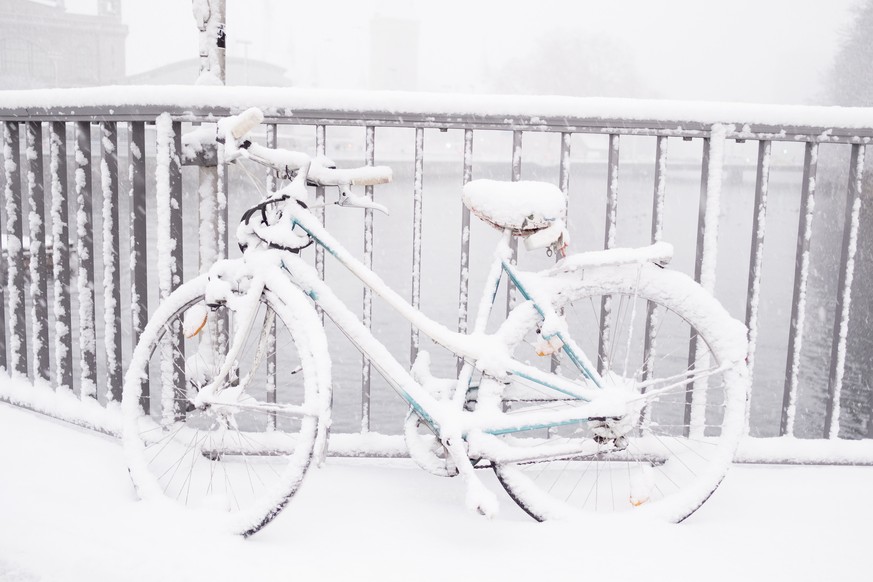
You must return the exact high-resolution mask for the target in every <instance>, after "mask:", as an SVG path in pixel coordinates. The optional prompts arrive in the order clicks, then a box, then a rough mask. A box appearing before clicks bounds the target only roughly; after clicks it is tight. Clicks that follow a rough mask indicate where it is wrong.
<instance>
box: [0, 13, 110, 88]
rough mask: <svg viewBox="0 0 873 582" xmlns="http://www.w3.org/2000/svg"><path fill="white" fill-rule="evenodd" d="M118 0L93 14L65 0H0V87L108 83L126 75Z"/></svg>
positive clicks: (70, 85) (79, 85)
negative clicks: (70, 7)
mask: <svg viewBox="0 0 873 582" xmlns="http://www.w3.org/2000/svg"><path fill="white" fill-rule="evenodd" d="M126 37H127V27H126V26H125V25H124V24H122V22H121V0H99V1H98V2H97V13H96V14H73V13H69V12H67V11H66V7H65V5H64V0H0V88H2V89H36V88H42V87H81V86H88V85H112V84H117V83H121V82H122V81H123V80H124V66H125V63H124V58H125V54H124V48H125V47H124V42H125V38H126Z"/></svg>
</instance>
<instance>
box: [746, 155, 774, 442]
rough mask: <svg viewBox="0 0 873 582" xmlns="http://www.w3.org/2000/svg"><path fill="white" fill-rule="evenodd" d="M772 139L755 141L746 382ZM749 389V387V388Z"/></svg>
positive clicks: (758, 287)
mask: <svg viewBox="0 0 873 582" xmlns="http://www.w3.org/2000/svg"><path fill="white" fill-rule="evenodd" d="M771 149H772V143H771V142H770V141H767V140H762V141H760V142H758V166H757V177H756V179H755V213H754V215H753V218H752V250H751V253H750V256H749V291H748V296H747V298H746V327H747V328H748V330H749V356H748V360H747V361H748V365H749V384H750V386H751V385H752V382H751V378H752V376H753V374H754V370H755V349H756V348H757V344H758V302H759V300H760V297H761V273H762V271H763V266H764V234H765V232H766V230H767V193H768V192H769V189H770V151H771ZM750 389H751V388H750ZM751 402H752V399H751V394H750V395H749V398H748V399H747V400H746V428H745V430H746V434H748V433H749V429H750V421H749V418H750V414H751Z"/></svg>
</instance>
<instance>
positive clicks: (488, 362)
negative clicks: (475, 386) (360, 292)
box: [247, 200, 624, 437]
mask: <svg viewBox="0 0 873 582" xmlns="http://www.w3.org/2000/svg"><path fill="white" fill-rule="evenodd" d="M282 211H283V220H289V219H290V222H291V227H292V228H293V227H297V226H299V227H300V228H302V229H303V230H304V231H305V232H306V233H307V234H308V235H309V236H310V237H311V238H312V239H313V240H314V241H315V242H316V244H319V245H321V246H322V247H324V248H325V250H326V251H327V252H328V253H330V254H331V255H332V256H333V257H335V258H336V259H337V260H338V261H339V262H340V263H341V264H342V265H343V266H345V267H346V268H347V269H348V270H349V271H351V272H352V273H353V274H354V275H355V276H357V277H358V278H359V279H360V280H361V281H362V282H363V283H364V284H365V285H366V286H368V287H369V288H370V289H372V290H373V291H374V292H375V293H376V294H378V295H379V296H380V297H382V298H383V299H384V300H385V301H386V302H387V303H388V304H389V305H390V306H391V307H392V308H393V309H394V310H395V311H397V312H398V313H399V314H400V315H401V316H403V317H404V318H405V319H406V320H407V321H409V322H410V323H411V324H412V325H414V326H415V327H417V328H418V329H419V330H421V332H423V333H424V334H425V335H426V336H428V337H430V338H431V339H432V340H433V341H434V342H436V343H437V344H439V345H441V346H443V347H445V348H446V349H448V350H449V351H451V352H452V353H454V354H456V355H457V356H459V357H461V358H462V359H463V360H464V362H465V365H464V366H463V368H462V370H461V373H460V374H459V378H458V383H457V385H456V390H455V395H454V398H453V399H452V401H451V402H450V403H447V402H442V401H438V400H437V399H436V398H434V397H433V396H432V395H431V394H430V393H429V392H428V391H427V390H426V389H425V388H424V387H423V386H422V385H421V384H419V383H418V382H417V381H416V380H415V379H414V378H413V376H412V374H411V373H410V372H409V371H407V370H406V368H405V367H404V366H403V365H401V364H400V363H399V362H398V361H397V360H396V359H395V358H394V357H393V356H392V355H391V354H390V352H389V351H388V350H387V349H386V348H385V347H384V346H383V345H382V344H381V343H380V342H379V341H378V340H377V339H376V338H375V337H374V336H373V335H372V333H371V332H370V331H369V330H368V329H367V328H366V327H365V326H364V325H363V324H362V323H361V321H360V320H359V319H358V318H357V316H355V315H354V314H353V313H352V312H351V311H350V310H349V309H348V308H347V307H346V306H345V304H344V303H342V302H341V301H340V300H339V299H338V298H337V297H336V295H335V294H334V293H333V292H332V291H331V289H330V288H329V286H327V285H326V284H325V283H324V282H323V281H321V280H320V278H319V277H318V276H317V273H316V272H315V270H314V269H313V268H312V267H311V266H310V265H309V264H308V263H307V262H305V261H303V260H302V259H301V258H300V257H299V256H297V255H296V254H294V253H289V252H280V255H281V259H280V260H279V264H278V267H279V268H281V269H282V271H283V272H284V273H285V276H286V279H289V280H290V282H292V283H293V284H295V285H297V286H298V287H300V288H301V289H303V290H304V292H306V293H307V294H308V295H309V296H310V297H311V298H312V299H313V300H314V301H315V302H316V303H317V304H318V305H319V306H320V307H321V309H322V310H323V311H324V312H325V313H326V314H327V315H328V317H330V318H331V319H332V320H333V321H334V322H335V323H336V325H337V326H338V327H339V328H340V330H341V331H343V333H344V334H345V335H346V336H347V337H348V338H349V339H350V340H351V341H352V343H353V344H354V345H355V346H356V347H357V348H358V349H359V350H360V351H361V352H362V353H363V354H364V355H365V357H367V358H368V359H369V360H370V362H371V364H372V365H373V366H374V367H375V368H376V369H377V370H378V371H379V372H380V373H381V374H382V375H383V376H384V377H385V378H386V380H387V381H388V383H389V384H390V385H391V386H392V387H393V388H394V389H395V390H396V391H397V392H398V394H400V396H401V397H402V398H403V399H404V400H405V401H406V402H407V403H408V404H409V405H410V406H411V407H412V408H413V409H414V410H415V411H416V413H417V414H418V415H419V416H421V418H422V419H424V420H425V422H427V423H428V424H429V425H430V426H431V427H432V428H433V430H434V432H435V433H436V434H437V435H439V434H440V432H441V429H442V427H444V426H447V425H450V426H452V427H453V429H459V430H460V432H461V434H462V435H463V436H464V437H466V436H467V435H468V434H469V433H470V432H473V431H480V432H483V433H485V434H492V435H497V434H506V433H511V432H517V431H527V430H533V429H544V428H550V427H555V426H560V425H565V424H575V423H581V422H585V421H587V420H590V419H591V418H604V417H614V416H619V415H621V414H622V413H623V412H624V409H623V407H622V406H621V404H620V403H618V402H616V401H615V400H614V399H606V398H604V394H605V392H604V391H602V390H601V389H600V388H601V387H602V385H603V379H602V378H601V377H600V376H599V375H598V374H597V372H596V371H595V369H594V367H593V366H592V365H591V363H590V362H589V361H588V359H587V358H586V357H585V355H584V353H583V352H582V351H581V349H579V347H578V346H577V345H576V344H575V343H574V342H573V340H572V338H570V336H569V335H568V334H567V331H566V329H562V328H561V325H560V323H559V322H560V318H559V317H558V315H557V313H556V312H555V311H554V309H553V308H552V307H551V298H550V297H549V296H547V295H544V294H542V291H541V290H537V289H536V285H535V284H533V280H532V277H535V276H536V275H535V274H533V273H523V272H521V271H518V270H517V269H515V267H514V266H513V265H511V263H510V261H509V257H510V250H509V244H508V243H509V237H510V233H509V231H506V232H504V234H503V236H502V237H501V240H500V242H499V243H498V247H497V252H496V257H495V261H494V264H493V265H492V268H491V269H490V273H489V278H488V283H487V285H486V289H485V291H484V292H483V296H482V299H481V301H480V307H479V314H478V317H477V322H476V325H475V326H474V331H473V333H471V334H470V335H466V334H461V333H458V332H455V331H451V330H449V329H448V328H446V327H445V326H443V325H441V324H439V323H437V322H435V321H433V320H432V319H430V318H428V317H427V316H426V315H424V314H423V313H421V311H419V310H417V309H415V308H414V307H412V306H411V305H410V304H409V303H408V302H407V301H406V300H405V299H403V298H402V297H400V295H398V294H397V293H396V292H394V291H393V290H392V289H391V288H389V287H388V286H387V285H386V284H385V283H384V282H383V281H382V280H381V278H380V277H379V276H378V275H376V274H375V273H374V272H373V271H372V270H370V269H368V268H367V267H366V266H364V265H363V264H362V263H361V262H360V261H358V260H357V259H356V258H354V257H353V256H352V255H351V254H350V253H349V252H348V251H347V250H346V249H345V248H343V247H342V245H340V244H339V242H338V241H337V240H336V239H335V238H334V237H333V236H332V235H331V234H330V233H329V232H327V230H326V229H325V228H324V227H323V226H322V225H321V224H320V222H319V221H318V220H317V219H316V218H315V217H314V216H313V215H312V214H311V213H309V212H308V210H306V209H305V208H303V207H302V206H300V205H298V204H296V202H295V201H294V200H290V201H288V202H286V203H285V206H284V207H283V208H282ZM250 252H255V253H263V252H264V251H262V250H255V251H249V253H250ZM268 252H269V251H268ZM249 253H247V254H249ZM503 272H505V273H507V275H508V277H509V278H510V280H511V281H512V282H513V283H514V284H515V285H516V286H517V288H518V290H519V293H520V294H521V295H522V297H524V298H525V299H526V300H527V301H526V302H525V303H524V304H523V305H529V306H530V307H529V308H527V309H521V310H515V311H513V313H514V314H515V315H514V318H515V319H518V320H526V321H529V318H532V317H533V318H541V319H542V320H543V329H544V330H548V331H547V333H544V334H543V335H544V338H545V339H550V338H552V337H557V338H558V340H559V341H560V342H561V349H563V350H564V351H565V353H567V355H568V356H569V358H570V361H572V362H573V363H574V364H575V365H577V366H578V367H579V369H580V372H581V373H582V374H583V376H584V378H585V379H586V382H585V383H580V382H577V381H571V380H568V379H566V378H562V377H560V376H557V375H555V374H551V373H548V372H543V371H541V370H539V369H537V368H535V367H533V366H530V365H528V364H525V363H523V362H520V361H518V360H516V359H514V358H512V357H511V355H510V354H509V350H508V349H507V344H506V339H507V338H506V337H505V336H506V334H507V333H508V332H507V331H506V329H507V327H506V326H504V327H501V330H502V331H501V330H498V331H497V332H496V333H494V334H485V333H484V323H485V322H487V320H488V316H489V315H490V313H491V309H492V306H493V303H494V297H495V295H496V292H497V287H498V285H499V282H500V279H501V278H502V273H503ZM266 279H268V280H269V283H268V284H267V286H268V287H270V288H272V287H273V286H275V285H276V277H275V276H272V275H270V276H267V277H266ZM272 290H273V291H275V292H276V294H277V296H279V298H281V290H280V289H272ZM511 317H512V316H511ZM517 323H523V321H518V322H517ZM512 328H513V326H508V329H512ZM474 369H478V370H479V371H481V372H482V374H483V379H486V380H490V381H491V382H492V384H491V389H492V390H496V391H498V392H499V391H500V390H501V389H502V384H503V383H505V382H507V381H508V380H509V378H510V377H513V376H514V377H518V378H522V379H524V380H525V381H527V382H532V383H534V384H537V385H538V386H541V387H543V388H546V389H550V390H554V391H556V392H557V393H559V394H560V395H561V396H562V397H564V398H572V399H577V400H580V401H581V402H584V404H580V406H578V407H573V408H572V409H570V410H562V411H559V412H552V413H548V414H546V413H543V412H542V411H535V413H531V414H525V413H524V412H519V413H517V414H513V415H512V416H511V417H510V416H507V415H505V414H503V413H502V411H500V410H494V409H493V408H492V409H491V410H487V409H486V410H480V409H479V407H477V410H476V411H474V412H467V411H464V410H463V402H464V399H465V396H466V392H467V389H468V388H469V385H470V381H471V378H472V375H473V372H474ZM483 384H488V382H483ZM481 390H482V388H481V387H480V391H481ZM606 400H611V402H606ZM482 408H485V407H484V406H483V407H482ZM459 413H460V416H458V414H459ZM459 419H460V420H459ZM458 423H460V426H457V425H458Z"/></svg>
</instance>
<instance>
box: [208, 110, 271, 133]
mask: <svg viewBox="0 0 873 582" xmlns="http://www.w3.org/2000/svg"><path fill="white" fill-rule="evenodd" d="M262 121H264V114H263V112H262V111H261V110H260V109H258V108H257V107H249V108H248V109H246V110H245V111H243V112H242V113H240V114H239V115H234V116H233V117H226V118H224V119H222V120H221V121H220V122H218V127H219V128H220V129H221V130H222V131H223V132H227V133H230V135H232V136H233V139H235V140H240V139H242V138H244V137H245V136H246V134H247V133H248V132H250V131H251V130H253V129H254V128H256V127H257V126H258V125H260V124H261V122H262Z"/></svg>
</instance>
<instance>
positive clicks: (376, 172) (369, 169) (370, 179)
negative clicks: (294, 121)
mask: <svg viewBox="0 0 873 582" xmlns="http://www.w3.org/2000/svg"><path fill="white" fill-rule="evenodd" d="M263 121H264V114H263V113H262V112H261V110H260V109H258V108H257V107H251V108H249V109H246V110H245V111H243V112H242V113H240V114H238V115H234V116H231V117H226V118H224V119H222V120H221V121H219V123H218V127H219V134H223V136H224V138H225V148H226V149H227V150H228V154H229V155H228V159H232V158H233V157H235V156H236V155H239V154H240V153H242V152H241V150H240V144H241V143H242V142H243V141H244V139H245V137H246V135H247V134H248V133H249V132H250V131H251V130H253V129H254V128H255V127H257V126H258V125H259V124H260V123H261V122H263ZM242 147H243V148H244V149H245V150H246V153H245V154H243V155H245V156H246V157H248V158H249V159H251V160H253V161H255V162H258V163H260V164H262V165H264V166H267V167H270V168H273V169H274V170H277V171H279V172H284V173H285V174H286V175H287V174H290V173H292V172H297V171H300V170H302V169H304V168H305V172H306V179H307V181H309V182H311V183H313V184H315V185H316V186H340V187H341V186H374V185H376V184H387V183H388V182H390V181H391V178H392V176H393V173H392V171H391V168H389V167H387V166H364V167H360V168H348V169H346V168H343V169H337V168H335V167H332V166H331V165H327V164H325V163H323V162H322V161H321V160H320V159H318V158H316V159H312V158H311V157H310V156H309V155H307V154H305V153H303V152H295V151H291V150H285V149H280V148H266V147H264V146H261V145H258V144H255V143H249V144H247V145H243V146H242ZM238 152H239V153H238Z"/></svg>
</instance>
